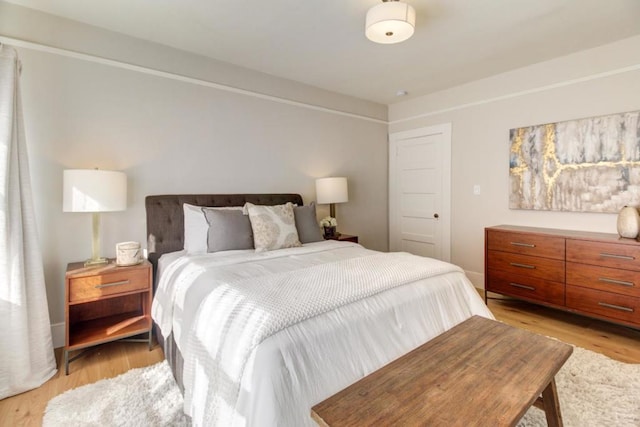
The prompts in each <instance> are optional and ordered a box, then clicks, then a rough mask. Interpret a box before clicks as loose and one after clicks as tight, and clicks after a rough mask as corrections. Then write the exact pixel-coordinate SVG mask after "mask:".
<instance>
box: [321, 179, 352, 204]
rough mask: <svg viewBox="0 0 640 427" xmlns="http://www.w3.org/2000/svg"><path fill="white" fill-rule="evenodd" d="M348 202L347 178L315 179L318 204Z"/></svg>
mask: <svg viewBox="0 0 640 427" xmlns="http://www.w3.org/2000/svg"><path fill="white" fill-rule="evenodd" d="M348 201H349V191H348V189H347V178H345V177H333V178H320V179H316V202H317V203H318V204H328V203H344V202H348Z"/></svg>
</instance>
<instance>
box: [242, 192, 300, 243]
mask: <svg viewBox="0 0 640 427" xmlns="http://www.w3.org/2000/svg"><path fill="white" fill-rule="evenodd" d="M244 206H245V209H246V210H247V212H248V213H249V220H250V221H251V228H252V230H253V245H254V246H255V248H256V252H263V251H272V250H274V249H283V248H292V247H295V246H301V243H300V239H299V238H298V230H297V229H296V222H295V217H294V214H293V203H287V204H284V205H276V206H263V205H254V204H253V203H247V204H245V205H244Z"/></svg>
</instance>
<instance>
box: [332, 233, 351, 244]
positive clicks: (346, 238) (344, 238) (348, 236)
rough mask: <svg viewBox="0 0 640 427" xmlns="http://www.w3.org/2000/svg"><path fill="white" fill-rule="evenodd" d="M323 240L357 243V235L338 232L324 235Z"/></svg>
mask: <svg viewBox="0 0 640 427" xmlns="http://www.w3.org/2000/svg"><path fill="white" fill-rule="evenodd" d="M324 239H325V240H339V241H341V242H353V243H358V236H352V235H351V234H342V233H341V234H338V235H337V236H334V237H325V238H324Z"/></svg>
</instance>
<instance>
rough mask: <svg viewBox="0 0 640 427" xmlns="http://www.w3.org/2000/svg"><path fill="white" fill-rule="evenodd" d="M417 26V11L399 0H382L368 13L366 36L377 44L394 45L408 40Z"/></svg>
mask: <svg viewBox="0 0 640 427" xmlns="http://www.w3.org/2000/svg"><path fill="white" fill-rule="evenodd" d="M415 26H416V10H415V9H414V8H413V7H412V6H411V5H408V4H407V3H403V2H401V1H398V0H382V4H379V5H377V6H373V7H372V8H371V9H369V11H368V12H367V20H366V24H365V34H366V35H367V38H368V39H369V40H371V41H373V42H376V43H382V44H393V43H400V42H403V41H405V40H407V39H408V38H409V37H411V36H412V35H413V31H414V30H415Z"/></svg>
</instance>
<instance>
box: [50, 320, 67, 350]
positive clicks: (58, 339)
mask: <svg viewBox="0 0 640 427" xmlns="http://www.w3.org/2000/svg"><path fill="white" fill-rule="evenodd" d="M51 340H52V341H53V348H58V347H64V322H60V323H53V324H51Z"/></svg>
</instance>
